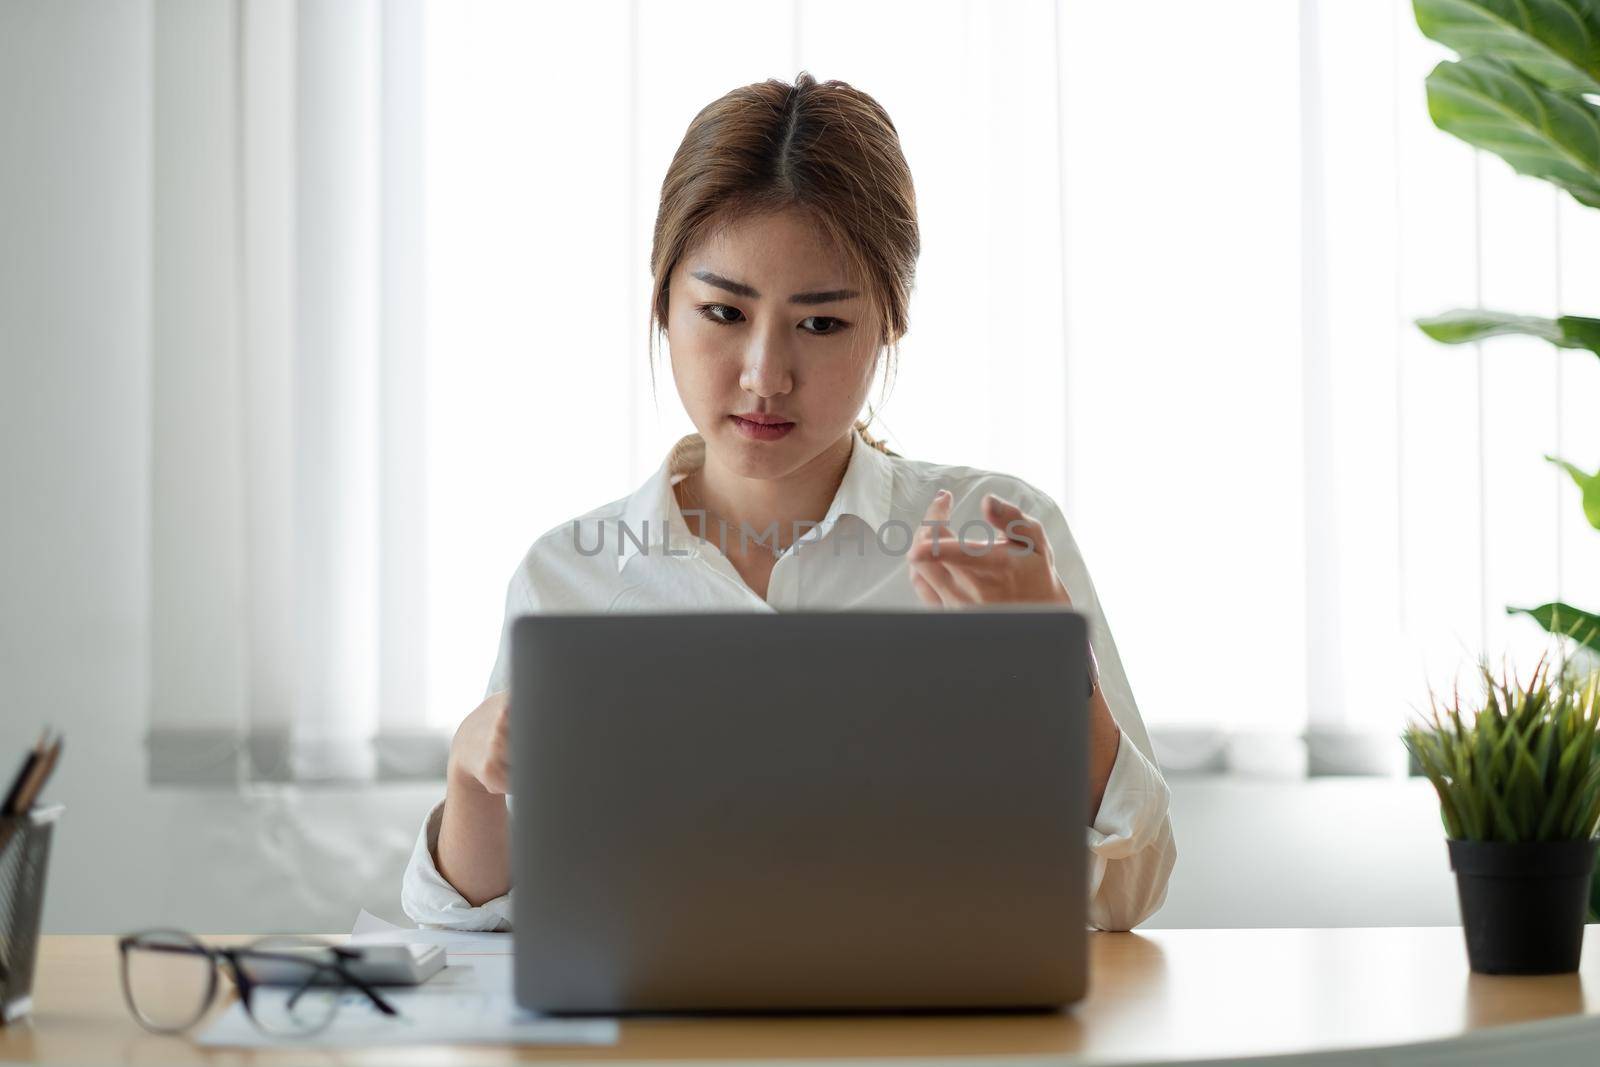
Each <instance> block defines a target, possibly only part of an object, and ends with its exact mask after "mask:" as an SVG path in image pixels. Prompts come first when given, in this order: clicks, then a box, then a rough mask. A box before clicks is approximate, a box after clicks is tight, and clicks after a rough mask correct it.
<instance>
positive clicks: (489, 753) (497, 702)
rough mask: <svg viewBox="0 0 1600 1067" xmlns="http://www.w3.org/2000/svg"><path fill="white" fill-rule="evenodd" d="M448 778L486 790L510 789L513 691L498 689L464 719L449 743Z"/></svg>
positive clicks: (499, 790)
mask: <svg viewBox="0 0 1600 1067" xmlns="http://www.w3.org/2000/svg"><path fill="white" fill-rule="evenodd" d="M448 774H449V777H450V778H451V779H452V780H454V781H455V782H457V783H458V784H460V785H465V786H469V787H472V786H475V787H477V788H479V789H482V790H483V791H484V792H486V793H507V792H510V790H511V694H510V693H509V692H499V693H495V694H494V695H492V696H490V697H489V698H488V699H487V700H485V701H484V702H483V703H482V704H479V705H478V706H477V707H476V708H475V709H473V711H472V713H471V714H469V715H468V716H467V717H466V718H465V719H463V720H461V725H460V726H458V727H456V735H455V737H454V738H453V739H452V740H451V742H450V769H449V771H448Z"/></svg>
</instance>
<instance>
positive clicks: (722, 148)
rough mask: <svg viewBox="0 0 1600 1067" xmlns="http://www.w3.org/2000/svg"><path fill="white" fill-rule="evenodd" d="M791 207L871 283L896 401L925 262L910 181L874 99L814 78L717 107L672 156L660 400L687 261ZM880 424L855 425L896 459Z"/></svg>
mask: <svg viewBox="0 0 1600 1067" xmlns="http://www.w3.org/2000/svg"><path fill="white" fill-rule="evenodd" d="M790 208H799V209H800V210H801V211H803V212H804V213H805V214H807V215H809V216H810V218H811V220H812V222H813V223H814V224H815V226H816V227H817V232H818V234H819V236H820V237H821V238H822V240H823V242H824V243H825V244H828V245H831V246H832V247H834V248H837V249H838V250H839V251H840V253H841V254H842V255H843V256H844V258H845V262H846V264H847V266H848V267H849V268H850V270H851V271H852V272H853V273H854V275H855V276H856V277H858V278H860V279H863V280H864V282H865V285H866V288H867V296H868V299H869V300H871V302H872V305H873V306H874V307H875V308H876V310H877V311H878V316H877V317H878V322H879V323H881V324H882V332H881V335H880V336H879V337H878V339H877V343H878V345H879V346H880V347H882V348H886V349H887V350H888V355H887V364H888V365H887V367H886V373H885V378H884V391H885V394H887V392H888V385H889V379H890V377H891V376H892V374H893V370H894V363H895V360H896V357H897V356H898V354H899V342H900V338H901V337H903V336H904V335H905V332H906V328H907V325H908V323H907V307H908V305H909V303H910V299H911V287H912V283H913V280H914V278H915V275H916V266H917V255H918V253H919V252H920V251H921V240H920V238H919V237H918V235H917V201H916V194H915V192H914V191H913V189H912V186H911V170H910V168H908V167H907V166H906V160H905V156H904V155H903V154H902V153H901V151H900V135H899V134H898V133H897V132H896V130H895V128H894V123H893V122H891V121H890V120H889V114H888V112H886V111H884V110H883V108H882V107H881V106H879V104H878V102H877V101H876V100H874V99H873V98H872V97H870V96H868V95H867V94H866V93H864V92H862V91H861V90H859V89H856V88H854V87H853V86H851V85H848V84H847V83H845V82H842V81H827V82H821V83H819V82H818V81H817V80H816V79H815V78H813V77H812V76H811V75H810V74H808V73H806V72H805V71H801V72H800V76H799V77H798V78H796V79H795V82H794V84H793V85H790V84H788V83H787V82H782V81H779V80H778V79H776V78H769V79H767V80H766V81H764V82H757V83H755V84H752V85H745V86H741V87H740V88H738V89H735V90H733V91H732V92H730V93H728V94H727V95H725V96H723V97H721V98H719V99H717V100H714V101H712V102H711V103H710V104H708V105H706V107H705V108H704V109H702V110H701V112H700V113H699V114H698V115H696V116H695V117H694V121H693V122H691V123H690V124H689V129H688V131H687V132H686V133H684V135H683V141H682V143H681V144H679V145H678V150H677V152H676V153H674V155H673V157H672V165H671V166H670V167H668V168H667V176H666V178H665V179H664V180H663V181H662V183H661V206H660V209H659V210H658V211H657V212H656V228H655V238H654V241H653V243H652V245H651V249H650V270H651V274H652V275H653V277H654V279H655V284H654V292H653V296H652V299H651V311H650V320H651V330H650V340H651V350H650V351H651V364H650V381H651V387H652V389H653V388H654V385H655V348H654V341H655V338H656V334H657V333H658V332H659V331H663V330H665V329H666V325H667V306H668V298H669V293H668V282H669V280H670V279H671V277H672V271H673V268H674V267H676V266H677V264H678V261H679V260H680V259H681V258H682V257H683V255H684V254H685V253H686V252H688V251H689V250H690V249H693V248H695V247H697V246H699V245H700V244H701V243H702V242H703V241H705V240H707V239H708V238H709V237H711V236H712V235H713V234H715V233H716V232H717V231H718V230H719V229H720V228H722V227H724V226H726V225H728V224H730V223H732V222H734V221H736V220H738V219H740V218H743V217H748V216H751V215H761V214H766V213H775V212H779V211H783V210H786V209H790ZM867 410H868V412H869V413H870V412H871V411H872V407H871V405H870V404H869V405H868V408H867ZM871 421H872V419H871V417H869V418H868V419H867V421H866V422H862V421H860V420H857V422H856V430H857V432H859V433H860V434H861V436H862V438H863V439H864V440H865V441H866V442H867V443H868V444H869V445H872V446H873V447H874V448H877V449H878V450H880V451H882V452H885V453H888V454H889V455H891V456H892V455H896V453H894V452H891V451H890V450H889V448H888V446H887V445H885V444H884V443H883V442H882V441H879V440H877V439H875V438H874V437H873V436H872V435H871V434H869V433H868V432H867V425H868V423H870V422H871Z"/></svg>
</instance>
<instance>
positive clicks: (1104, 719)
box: [447, 685, 1122, 825]
mask: <svg viewBox="0 0 1600 1067" xmlns="http://www.w3.org/2000/svg"><path fill="white" fill-rule="evenodd" d="M1121 743H1122V728H1121V727H1119V726H1118V725H1117V720H1116V719H1115V718H1113V717H1112V715H1111V708H1110V706H1109V705H1108V704H1107V703H1106V698H1105V694H1104V693H1102V692H1101V691H1100V687H1099V686H1098V685H1097V686H1095V687H1094V692H1093V693H1091V694H1090V695H1089V823H1090V825H1093V824H1094V821H1095V819H1096V818H1098V817H1099V815H1100V802H1101V801H1102V800H1104V799H1105V796H1106V783H1107V782H1109V781H1110V780H1111V768H1112V767H1113V766H1114V765H1115V764H1116V762H1117V748H1118V747H1119V746H1120V745H1121ZM447 810H448V809H447Z"/></svg>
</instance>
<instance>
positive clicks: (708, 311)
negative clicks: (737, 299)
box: [696, 304, 744, 326]
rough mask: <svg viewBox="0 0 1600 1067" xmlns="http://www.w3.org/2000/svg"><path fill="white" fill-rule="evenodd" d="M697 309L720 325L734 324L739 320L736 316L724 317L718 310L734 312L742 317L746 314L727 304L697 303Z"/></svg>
mask: <svg viewBox="0 0 1600 1067" xmlns="http://www.w3.org/2000/svg"><path fill="white" fill-rule="evenodd" d="M696 310H697V311H699V312H700V314H701V315H704V316H705V317H706V318H708V319H710V320H711V321H712V322H714V323H716V324H717V325H718V326H732V325H733V324H734V323H736V322H738V321H739V320H738V319H736V318H724V317H723V316H722V315H720V314H718V312H722V311H728V312H732V313H733V314H734V315H738V316H740V317H741V318H742V317H743V314H744V313H743V312H741V311H740V310H739V309H738V308H734V307H729V306H728V305H727V304H700V305H697V307H696Z"/></svg>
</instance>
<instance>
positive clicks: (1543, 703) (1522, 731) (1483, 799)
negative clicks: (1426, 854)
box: [1402, 657, 1600, 841]
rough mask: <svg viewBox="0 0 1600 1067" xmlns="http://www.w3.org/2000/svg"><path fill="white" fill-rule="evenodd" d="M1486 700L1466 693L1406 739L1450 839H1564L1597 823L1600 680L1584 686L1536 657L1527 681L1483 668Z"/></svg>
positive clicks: (1434, 707)
mask: <svg viewBox="0 0 1600 1067" xmlns="http://www.w3.org/2000/svg"><path fill="white" fill-rule="evenodd" d="M1479 673H1480V674H1481V675H1482V676H1483V682H1484V700H1483V703H1482V707H1481V708H1479V709H1478V710H1477V711H1471V710H1463V708H1462V704H1461V695H1460V691H1459V690H1457V691H1455V692H1454V693H1453V694H1452V699H1451V702H1450V704H1449V705H1447V706H1446V707H1445V708H1443V709H1442V710H1441V709H1440V707H1439V703H1438V701H1437V700H1436V699H1433V698H1432V697H1431V696H1430V704H1431V711H1430V714H1429V715H1428V717H1427V718H1426V719H1424V720H1423V721H1421V722H1418V723H1412V724H1410V725H1408V726H1407V727H1406V730H1405V733H1404V734H1403V735H1402V738H1403V740H1404V741H1405V745H1406V748H1407V749H1409V750H1410V752H1411V754H1412V756H1413V758H1415V760H1416V762H1417V766H1418V767H1419V769H1420V770H1421V771H1422V773H1423V774H1425V775H1427V777H1428V780H1429V781H1430V782H1432V783H1433V788H1434V790H1435V791H1436V792H1437V793H1438V794H1439V810H1440V815H1441V817H1442V818H1443V820H1444V826H1445V830H1446V832H1448V834H1449V835H1450V836H1451V837H1452V838H1456V839H1458V840H1468V841H1565V840H1572V839H1582V838H1587V837H1593V836H1594V833H1595V829H1596V826H1597V825H1600V699H1597V697H1600V673H1597V674H1591V675H1589V676H1588V678H1587V679H1586V680H1585V679H1579V678H1577V677H1575V676H1574V675H1573V674H1572V673H1571V672H1569V671H1568V670H1566V669H1565V665H1563V668H1562V669H1558V670H1552V669H1551V666H1550V663H1549V660H1548V657H1540V660H1539V663H1538V665H1537V666H1536V667H1535V668H1534V670H1533V674H1532V676H1531V677H1530V678H1529V679H1528V680H1527V682H1526V683H1523V682H1520V681H1518V680H1517V678H1516V676H1515V673H1514V672H1512V673H1507V672H1506V671H1504V670H1502V674H1501V677H1500V678H1499V679H1498V680H1497V679H1496V678H1495V677H1494V674H1493V673H1492V672H1491V671H1490V670H1489V667H1488V665H1487V664H1480V665H1479Z"/></svg>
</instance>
